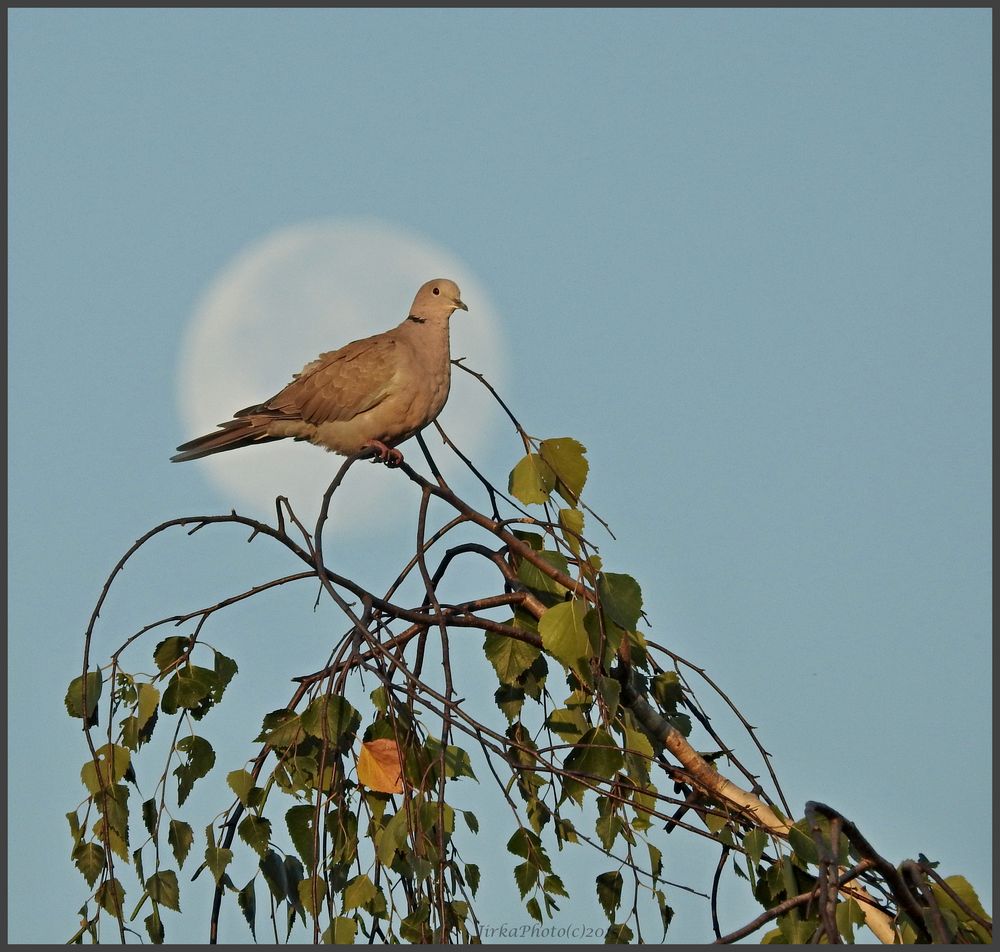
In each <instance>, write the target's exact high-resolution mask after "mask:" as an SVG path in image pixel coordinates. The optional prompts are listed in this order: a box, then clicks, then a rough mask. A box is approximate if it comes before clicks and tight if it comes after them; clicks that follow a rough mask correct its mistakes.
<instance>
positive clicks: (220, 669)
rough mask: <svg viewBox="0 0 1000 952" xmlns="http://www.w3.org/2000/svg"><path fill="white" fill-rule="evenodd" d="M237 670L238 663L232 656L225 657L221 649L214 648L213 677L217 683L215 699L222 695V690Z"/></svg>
mask: <svg viewBox="0 0 1000 952" xmlns="http://www.w3.org/2000/svg"><path fill="white" fill-rule="evenodd" d="M239 670H240V668H239V665H237V663H236V662H235V661H233V659H232V658H227V657H226V656H225V655H224V654H223V653H222V652H221V651H218V650H216V652H215V677H216V681H217V682H218V685H219V697H217V698H216V700H219V698H221V697H222V692H223V691H224V690H225V689H226V687H228V685H229V682H230V681H232V680H233V678H234V677H235V676H236V674H237V673H238V672H239Z"/></svg>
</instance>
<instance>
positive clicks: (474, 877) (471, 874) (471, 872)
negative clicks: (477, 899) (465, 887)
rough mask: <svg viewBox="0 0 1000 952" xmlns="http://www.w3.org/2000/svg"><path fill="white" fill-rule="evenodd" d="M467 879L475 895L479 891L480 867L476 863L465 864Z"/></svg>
mask: <svg viewBox="0 0 1000 952" xmlns="http://www.w3.org/2000/svg"><path fill="white" fill-rule="evenodd" d="M465 881H466V882H467V883H468V884H469V889H471V890H472V895H473V896H475V895H476V893H477V892H479V867H478V866H477V865H476V864H475V863H467V864H466V866H465Z"/></svg>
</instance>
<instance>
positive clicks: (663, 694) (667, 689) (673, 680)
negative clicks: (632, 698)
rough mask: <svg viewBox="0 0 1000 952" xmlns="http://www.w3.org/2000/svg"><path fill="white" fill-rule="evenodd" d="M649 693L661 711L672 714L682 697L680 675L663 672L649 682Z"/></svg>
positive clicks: (682, 690) (674, 672)
mask: <svg viewBox="0 0 1000 952" xmlns="http://www.w3.org/2000/svg"><path fill="white" fill-rule="evenodd" d="M649 692H650V694H652V695H653V697H654V698H655V700H656V703H657V704H659V705H660V708H661V709H662V710H665V711H668V712H670V713H673V711H674V709H675V708H676V706H677V702H678V701H680V700H681V699H682V698H683V697H684V688H682V687H681V679H680V675H679V674H678V673H677V672H676V671H663V672H661V673H660V674H658V675H657V676H656V677H655V678H653V679H652V680H651V681H650V682H649Z"/></svg>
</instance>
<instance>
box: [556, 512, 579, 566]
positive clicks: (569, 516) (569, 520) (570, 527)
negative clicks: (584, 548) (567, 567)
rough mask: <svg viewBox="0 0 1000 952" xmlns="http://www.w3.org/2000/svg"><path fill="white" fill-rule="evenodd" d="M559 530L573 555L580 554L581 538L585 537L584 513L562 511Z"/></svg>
mask: <svg viewBox="0 0 1000 952" xmlns="http://www.w3.org/2000/svg"><path fill="white" fill-rule="evenodd" d="M559 528H560V529H562V534H563V539H564V540H565V541H566V545H568V546H569V550H570V552H572V553H573V555H579V554H580V537H581V536H582V535H583V513H582V512H580V510H579V509H560V510H559Z"/></svg>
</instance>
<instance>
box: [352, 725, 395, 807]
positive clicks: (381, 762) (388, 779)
mask: <svg viewBox="0 0 1000 952" xmlns="http://www.w3.org/2000/svg"><path fill="white" fill-rule="evenodd" d="M358 782H359V783H362V784H364V785H365V786H366V787H367V788H368V789H369V790H377V791H378V792H379V793H402V792H403V778H402V776H401V775H400V772H399V748H398V747H397V746H396V742H395V741H394V740H392V739H391V738H388V737H382V738H380V739H379V740H372V741H368V742H367V743H364V744H362V745H361V754H360V756H359V757H358Z"/></svg>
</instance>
